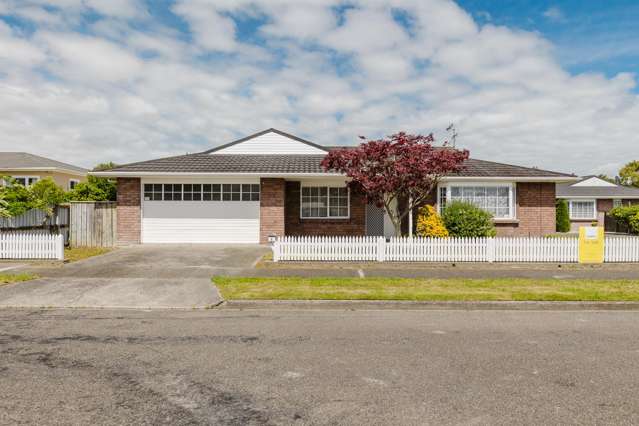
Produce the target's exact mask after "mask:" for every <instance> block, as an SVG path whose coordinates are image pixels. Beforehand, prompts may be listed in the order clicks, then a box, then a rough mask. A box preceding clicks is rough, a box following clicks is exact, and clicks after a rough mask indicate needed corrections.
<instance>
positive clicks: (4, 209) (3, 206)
mask: <svg viewBox="0 0 639 426" xmlns="http://www.w3.org/2000/svg"><path fill="white" fill-rule="evenodd" d="M4 198H5V193H4V191H0V217H11V214H10V213H9V209H8V207H9V203H8V202H7V200H5V199H4Z"/></svg>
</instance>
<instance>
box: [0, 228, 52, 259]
mask: <svg viewBox="0 0 639 426" xmlns="http://www.w3.org/2000/svg"><path fill="white" fill-rule="evenodd" d="M0 259H58V260H64V236H63V235H62V234H51V233H49V232H48V231H46V232H42V231H15V232H14V231H12V232H1V233H0Z"/></svg>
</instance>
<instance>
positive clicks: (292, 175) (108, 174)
mask: <svg viewBox="0 0 639 426" xmlns="http://www.w3.org/2000/svg"><path fill="white" fill-rule="evenodd" d="M89 174H90V175H92V176H98V177H166V176H183V177H207V176H210V177H222V176H228V177H242V176H259V177H281V178H297V179H300V178H305V177H321V178H335V177H340V176H345V175H341V174H337V173H208V172H207V173H182V172H170V173H157V172H90V173H89Z"/></svg>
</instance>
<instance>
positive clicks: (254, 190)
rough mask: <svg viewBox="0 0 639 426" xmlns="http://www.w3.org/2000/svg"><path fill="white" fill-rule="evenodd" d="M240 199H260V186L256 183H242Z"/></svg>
mask: <svg viewBox="0 0 639 426" xmlns="http://www.w3.org/2000/svg"><path fill="white" fill-rule="evenodd" d="M242 201H260V186H259V185H256V184H243V185H242Z"/></svg>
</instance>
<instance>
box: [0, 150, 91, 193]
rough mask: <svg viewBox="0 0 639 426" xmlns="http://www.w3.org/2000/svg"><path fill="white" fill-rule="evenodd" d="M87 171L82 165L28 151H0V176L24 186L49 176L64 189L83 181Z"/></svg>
mask: <svg viewBox="0 0 639 426" xmlns="http://www.w3.org/2000/svg"><path fill="white" fill-rule="evenodd" d="M88 172H89V171H88V170H87V169H83V168H82V167H78V166H73V165H71V164H67V163H62V162H60V161H55V160H51V159H50V158H45V157H40V156H39V155H34V154H29V153H28V152H0V176H2V177H3V176H10V177H12V178H14V179H15V180H16V181H17V182H18V183H20V184H22V185H24V186H29V185H32V184H34V183H35V182H37V181H39V180H40V179H44V178H46V177H50V178H52V179H53V181H54V182H55V183H56V184H58V185H59V186H60V187H62V188H63V189H64V190H70V189H73V188H74V187H75V185H77V184H78V183H80V182H83V181H85V180H86V178H87V173H88ZM3 183H4V182H3Z"/></svg>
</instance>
